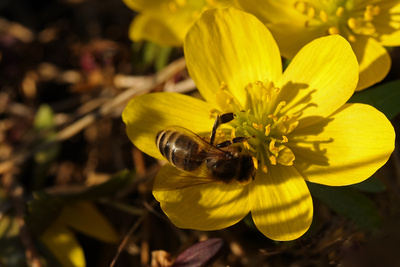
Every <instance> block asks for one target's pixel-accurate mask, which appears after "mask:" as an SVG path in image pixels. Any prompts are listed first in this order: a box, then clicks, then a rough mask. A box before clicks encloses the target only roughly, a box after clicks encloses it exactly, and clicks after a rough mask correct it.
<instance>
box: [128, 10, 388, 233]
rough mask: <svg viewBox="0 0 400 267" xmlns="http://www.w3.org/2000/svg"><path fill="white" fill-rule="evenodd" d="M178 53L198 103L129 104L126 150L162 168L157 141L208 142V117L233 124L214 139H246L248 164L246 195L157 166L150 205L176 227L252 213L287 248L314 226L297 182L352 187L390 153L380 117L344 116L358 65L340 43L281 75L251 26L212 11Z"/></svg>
mask: <svg viewBox="0 0 400 267" xmlns="http://www.w3.org/2000/svg"><path fill="white" fill-rule="evenodd" d="M184 52H185V57H186V60H187V65H188V70H189V73H190V75H191V77H192V78H193V80H194V81H195V83H196V85H197V87H198V89H199V91H200V93H201V95H202V96H203V97H204V99H205V101H203V100H199V99H195V98H192V97H190V96H186V95H182V94H174V93H154V94H148V95H143V96H140V97H137V98H135V99H133V100H132V101H131V102H130V103H129V104H128V105H127V107H126V108H125V110H124V112H123V115H122V116H123V120H124V122H125V124H126V126H127V134H128V136H129V138H130V140H131V141H132V142H133V143H134V144H135V145H136V146H137V147H138V148H139V149H141V150H142V151H144V152H145V153H147V154H149V155H150V156H153V157H155V158H158V159H163V157H162V155H161V154H160V152H159V151H158V150H157V147H156V145H155V137H156V135H157V133H158V132H159V131H161V130H163V129H165V128H166V127H167V126H171V125H178V126H181V127H184V128H187V129H189V130H191V131H193V132H195V133H197V134H199V135H200V136H202V137H207V136H209V134H210V132H211V129H212V126H213V122H214V119H215V117H214V116H210V114H211V115H214V114H215V113H219V114H222V113H225V112H234V113H235V114H236V117H235V118H234V120H233V121H232V122H229V123H226V124H223V125H221V127H220V133H219V138H220V139H222V140H227V139H230V138H233V137H234V136H236V137H240V136H242V137H248V138H249V139H247V142H246V143H245V144H243V146H244V147H245V149H247V152H248V153H251V154H252V156H254V157H255V158H256V159H257V160H258V162H259V163H258V164H256V165H257V168H258V169H257V171H256V175H255V178H254V180H251V181H250V182H249V183H248V184H243V183H239V182H236V181H234V182H232V183H229V184H226V183H221V182H212V183H197V181H204V179H200V178H199V180H197V179H196V178H193V177H188V175H186V174H184V173H183V172H182V171H180V170H178V169H177V168H175V167H174V166H172V165H171V164H169V163H167V164H166V165H164V166H163V167H162V168H161V170H160V172H159V173H158V175H157V177H156V180H155V183H154V189H153V195H154V196H155V198H156V199H157V200H158V201H159V202H160V203H161V208H162V209H163V211H164V212H165V213H166V214H167V216H168V217H169V218H170V219H171V221H172V222H173V223H174V224H175V225H176V226H178V227H181V228H192V229H199V230H216V229H221V228H225V227H228V226H231V225H233V224H235V223H237V222H238V221H240V220H241V219H242V218H243V217H244V216H246V215H247V214H248V213H249V212H251V215H252V218H253V220H254V223H255V225H256V226H257V228H258V229H259V230H260V231H261V232H262V233H263V234H265V235H266V236H267V237H269V238H271V239H275V240H292V239H295V238H298V237H299V236H301V235H302V234H303V233H304V232H305V231H307V229H308V228H309V226H310V224H311V220H312V215H313V205H312V200H311V196H310V193H309V190H308V188H307V184H306V181H309V182H313V183H320V184H325V185H332V186H342V185H349V184H354V183H358V182H361V181H363V180H365V179H367V178H368V177H370V176H371V175H372V174H373V173H374V172H375V171H376V170H377V169H378V168H379V167H381V166H382V165H383V164H384V163H385V162H386V161H387V160H388V158H389V156H390V154H391V152H392V151H393V149H394V138H395V134H394V130H393V127H392V125H391V124H390V122H389V121H388V120H387V118H386V117H385V116H384V115H383V114H382V113H381V112H379V111H378V110H376V109H375V108H373V107H371V106H368V105H364V104H345V103H346V101H347V100H348V99H349V97H350V96H351V95H352V93H353V92H354V88H355V87H356V85H357V79H358V64H357V60H356V57H355V55H354V53H353V51H352V50H351V47H350V45H349V43H348V42H347V41H346V40H345V39H344V38H342V37H340V36H337V35H335V36H328V37H323V38H320V39H317V40H315V41H313V42H311V43H310V44H308V45H306V46H305V47H304V48H302V49H301V50H300V52H299V53H298V54H297V55H296V56H295V58H294V59H293V61H292V62H291V64H290V65H289V67H288V68H287V69H286V70H285V72H284V73H283V74H282V67H281V59H280V54H279V50H278V46H277V45H276V43H275V41H274V39H273V38H272V36H271V34H270V32H269V31H268V29H267V28H266V27H265V26H264V25H263V24H262V23H261V22H260V21H259V20H257V19H256V18H255V17H254V16H252V15H250V14H248V13H245V12H241V11H239V10H236V9H214V10H208V11H205V12H204V13H203V14H202V16H201V17H200V18H199V20H198V21H197V22H196V23H195V24H194V26H193V27H192V28H191V29H190V30H189V32H188V34H187V37H186V39H185V44H184ZM182 184H186V185H192V186H188V187H185V188H181V187H182V186H181V185H182Z"/></svg>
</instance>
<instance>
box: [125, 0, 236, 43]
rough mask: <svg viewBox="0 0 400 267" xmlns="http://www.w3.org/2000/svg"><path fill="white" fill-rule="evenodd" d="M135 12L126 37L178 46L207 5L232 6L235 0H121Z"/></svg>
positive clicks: (213, 6) (207, 7) (211, 6)
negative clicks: (136, 13)
mask: <svg viewBox="0 0 400 267" xmlns="http://www.w3.org/2000/svg"><path fill="white" fill-rule="evenodd" d="M123 1H124V2H125V4H126V5H127V6H128V7H129V8H131V9H133V10H135V11H137V12H139V14H138V15H136V17H135V18H134V19H133V21H132V23H131V26H130V29H129V37H130V39H131V40H133V41H142V40H148V41H152V42H154V43H157V44H159V45H162V46H178V47H179V46H182V45H183V40H184V38H185V35H186V33H187V31H188V30H189V28H190V26H192V24H193V23H194V21H195V20H196V19H197V18H198V17H199V16H200V14H201V12H203V11H204V10H206V9H209V8H217V7H228V6H233V2H234V1H236V0H123Z"/></svg>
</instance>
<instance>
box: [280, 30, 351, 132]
mask: <svg viewBox="0 0 400 267" xmlns="http://www.w3.org/2000/svg"><path fill="white" fill-rule="evenodd" d="M357 80H358V63H357V59H356V57H355V55H354V53H353V51H352V49H351V47H350V45H349V43H348V42H347V41H346V40H345V39H344V38H343V37H341V36H339V35H332V36H327V37H322V38H318V39H316V40H314V41H312V42H311V43H309V44H308V45H306V46H305V47H303V48H302V49H301V50H300V52H299V53H298V54H297V55H296V56H295V58H294V59H293V61H292V62H291V63H290V65H289V67H288V68H287V69H286V70H285V72H284V74H283V76H282V79H281V81H280V83H279V87H280V88H281V91H280V93H279V97H278V98H277V100H276V103H279V102H281V101H286V103H287V104H286V106H285V107H283V108H282V110H281V112H282V114H295V115H297V117H298V118H299V119H301V118H305V117H309V116H319V117H314V119H313V120H303V121H301V122H300V123H299V125H298V126H297V128H303V127H305V126H307V125H310V124H312V123H316V122H317V121H318V120H320V119H323V118H325V117H327V116H329V115H330V114H332V113H333V112H334V111H336V110H337V109H338V108H339V107H341V106H342V105H343V104H344V103H345V102H346V101H347V100H348V99H349V98H350V96H351V95H352V94H353V92H354V89H355V87H356V85H357Z"/></svg>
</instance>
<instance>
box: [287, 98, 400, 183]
mask: <svg viewBox="0 0 400 267" xmlns="http://www.w3.org/2000/svg"><path fill="white" fill-rule="evenodd" d="M394 139H395V133H394V130H393V126H392V125H391V123H390V121H389V120H388V119H387V118H386V117H385V115H383V114H382V113H381V112H379V111H378V110H376V109H375V108H373V107H371V106H369V105H364V104H346V105H344V106H343V107H342V108H341V109H339V110H338V111H337V112H335V113H334V114H333V115H332V116H330V117H329V118H327V119H325V120H323V121H321V122H319V123H318V124H315V125H312V126H310V127H307V128H304V129H301V130H299V131H297V130H294V131H293V133H292V134H291V135H290V137H289V140H290V142H289V143H290V144H287V145H288V146H289V147H290V149H291V150H292V151H293V153H294V154H295V155H296V160H295V161H294V166H295V167H296V168H297V169H298V170H299V171H300V172H301V173H302V174H303V175H304V177H305V179H307V180H308V181H310V182H313V183H320V184H324V185H331V186H342V185H350V184H355V183H359V182H361V181H364V180H365V179H367V178H369V177H370V176H371V175H372V174H373V173H374V172H375V171H377V170H378V169H379V168H380V167H381V166H382V165H383V164H385V162H386V161H387V160H388V159H389V156H390V154H391V153H392V151H393V149H394Z"/></svg>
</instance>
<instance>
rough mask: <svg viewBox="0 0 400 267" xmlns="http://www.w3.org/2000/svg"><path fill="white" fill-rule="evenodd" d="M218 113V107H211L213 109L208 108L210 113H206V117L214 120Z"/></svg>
mask: <svg viewBox="0 0 400 267" xmlns="http://www.w3.org/2000/svg"><path fill="white" fill-rule="evenodd" d="M219 114H220V112H219V111H218V109H216V108H213V109H211V110H210V113H209V114H208V117H209V118H210V119H214V120H215V118H216V117H217V116H218V115H219Z"/></svg>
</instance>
